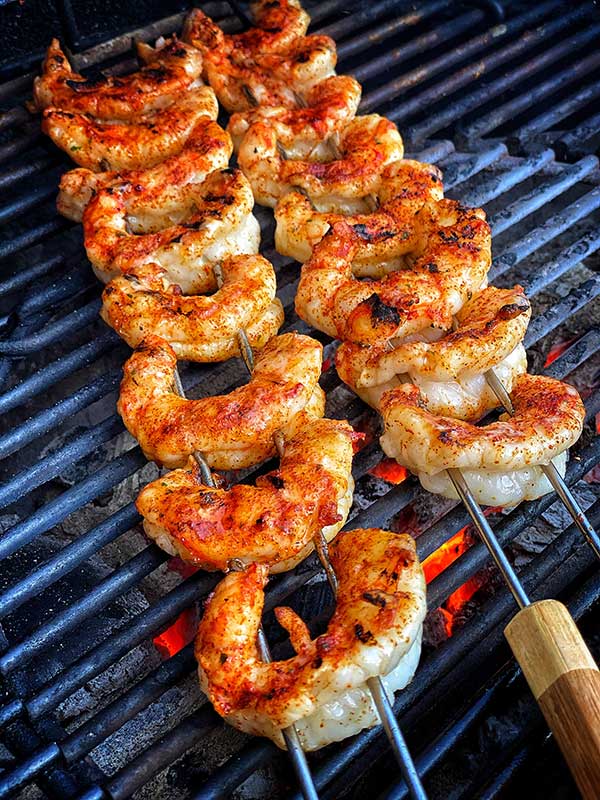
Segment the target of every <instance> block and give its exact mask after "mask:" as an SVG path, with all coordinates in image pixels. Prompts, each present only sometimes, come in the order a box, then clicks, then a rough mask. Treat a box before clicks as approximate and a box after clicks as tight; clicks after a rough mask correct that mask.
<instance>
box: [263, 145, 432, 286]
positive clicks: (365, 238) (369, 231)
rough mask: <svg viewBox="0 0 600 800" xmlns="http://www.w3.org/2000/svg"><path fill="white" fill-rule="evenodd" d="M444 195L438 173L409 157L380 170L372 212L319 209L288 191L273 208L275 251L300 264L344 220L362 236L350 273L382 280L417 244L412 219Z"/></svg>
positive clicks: (306, 259)
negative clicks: (350, 212) (356, 212)
mask: <svg viewBox="0 0 600 800" xmlns="http://www.w3.org/2000/svg"><path fill="white" fill-rule="evenodd" d="M443 196H444V191H443V186H442V174H441V172H440V170H439V169H438V168H437V167H435V166H433V165H432V164H422V163H420V162H419V161H412V160H410V159H400V160H399V161H394V162H393V163H392V164H390V165H388V166H387V167H386V168H385V169H384V170H383V171H382V173H381V181H380V186H379V190H378V191H377V192H376V194H375V197H376V199H377V201H378V202H379V207H378V208H377V209H376V210H375V211H372V212H370V213H363V214H353V215H345V214H343V213H338V212H337V211H318V210H317V209H316V208H315V207H314V205H313V203H311V201H310V200H309V198H308V197H307V196H306V195H305V194H302V193H301V192H296V191H293V192H288V194H286V195H284V196H283V197H282V198H280V200H279V201H278V203H277V206H276V208H275V221H276V223H277V227H276V229H275V246H276V248H277V252H278V253H281V254H282V255H284V256H290V258H295V259H296V261H300V262H302V263H304V262H305V261H308V259H309V258H310V257H311V255H312V251H313V248H314V246H315V245H316V244H318V243H319V242H320V241H321V239H322V238H323V236H325V234H326V233H327V231H328V230H329V229H330V227H331V226H332V225H335V223H336V222H341V221H345V222H347V223H348V225H350V226H352V227H353V228H354V229H355V230H360V232H361V241H360V244H359V246H358V249H357V252H356V254H355V257H354V261H353V270H354V274H355V275H357V276H359V277H370V278H380V277H382V276H383V275H384V274H385V273H386V272H390V271H392V270H394V269H398V268H400V267H402V266H405V256H406V254H407V253H409V252H410V250H411V248H414V246H415V230H416V226H415V215H416V214H418V213H419V212H420V211H421V209H422V208H423V206H424V205H425V204H426V203H430V202H435V201H437V200H441V199H442V198H443Z"/></svg>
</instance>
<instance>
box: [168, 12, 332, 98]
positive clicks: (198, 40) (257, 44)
mask: <svg viewBox="0 0 600 800" xmlns="http://www.w3.org/2000/svg"><path fill="white" fill-rule="evenodd" d="M269 5H272V8H269V7H268V6H269ZM255 9H256V11H255V17H256V21H257V26H258V27H256V28H253V29H251V30H249V31H247V32H245V33H242V34H234V35H233V36H227V35H226V34H224V33H223V31H222V30H221V29H220V28H219V27H218V26H217V25H215V23H214V22H213V21H212V20H210V19H209V18H208V17H207V16H206V15H205V14H203V13H202V12H201V11H200V10H199V9H194V10H193V11H192V12H191V13H190V15H189V16H188V18H187V20H186V23H185V26H184V32H183V38H184V39H185V40H186V41H188V42H190V43H191V44H193V45H194V46H195V47H197V48H198V49H199V50H200V51H201V52H202V54H203V57H204V73H205V77H206V79H207V80H208V82H209V84H210V85H211V86H212V88H213V89H214V90H215V92H216V94H217V97H218V98H219V102H220V103H221V105H223V106H224V107H225V109H226V110H227V111H229V112H230V113H232V112H235V111H247V110H249V109H251V108H253V107H255V106H265V107H266V106H271V107H274V106H285V107H288V108H296V106H297V98H298V96H301V97H303V98H306V97H307V95H308V93H309V92H310V90H311V89H312V87H313V86H315V85H316V84H317V83H319V82H320V81H322V80H324V79H325V78H327V77H329V76H331V75H333V74H334V70H335V65H336V60H337V56H336V49H335V43H334V42H333V40H332V39H330V38H329V36H321V35H312V36H305V35H304V34H305V33H306V27H307V26H308V20H309V18H308V15H307V14H306V13H305V12H304V11H303V10H302V9H300V8H299V6H298V4H296V3H291V2H287V3H286V2H280V3H275V4H268V3H257V4H255ZM300 31H302V32H300Z"/></svg>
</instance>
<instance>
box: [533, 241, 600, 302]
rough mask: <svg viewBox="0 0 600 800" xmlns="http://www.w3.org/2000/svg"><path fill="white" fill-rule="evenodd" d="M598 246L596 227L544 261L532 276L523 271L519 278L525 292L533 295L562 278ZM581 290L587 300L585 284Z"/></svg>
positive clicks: (583, 298)
mask: <svg viewBox="0 0 600 800" xmlns="http://www.w3.org/2000/svg"><path fill="white" fill-rule="evenodd" d="M598 248H600V230H598V228H595V229H594V230H592V231H591V232H590V233H588V234H586V235H585V236H582V237H581V239H578V240H577V241H576V242H574V243H573V244H571V245H569V246H568V247H567V248H565V249H564V250H563V251H562V252H561V253H560V254H559V255H558V256H557V257H556V258H553V259H552V260H551V261H546V262H544V264H542V265H541V266H539V267H538V268H537V270H536V272H535V274H534V275H533V276H532V277H531V278H530V277H528V276H527V275H526V274H525V273H524V272H522V273H521V274H520V276H519V278H520V280H521V281H522V283H523V284H524V286H525V292H526V293H528V294H531V295H535V294H537V293H538V292H539V291H541V290H542V289H543V288H545V287H546V286H547V285H548V284H549V283H551V282H552V281H555V280H556V279H557V278H560V277H561V276H562V275H564V274H565V272H568V271H569V270H570V269H572V268H573V267H575V266H577V264H580V263H581V262H582V261H583V259H584V258H588V256H590V255H592V253H595V252H596V251H597V250H598ZM599 279H600V277H599ZM596 285H597V281H596V282H594V283H592V284H591V285H590V289H591V288H592V286H596ZM579 290H580V291H581V292H582V295H583V296H582V298H581V299H582V300H585V295H584V289H583V286H582V287H580V289H579Z"/></svg>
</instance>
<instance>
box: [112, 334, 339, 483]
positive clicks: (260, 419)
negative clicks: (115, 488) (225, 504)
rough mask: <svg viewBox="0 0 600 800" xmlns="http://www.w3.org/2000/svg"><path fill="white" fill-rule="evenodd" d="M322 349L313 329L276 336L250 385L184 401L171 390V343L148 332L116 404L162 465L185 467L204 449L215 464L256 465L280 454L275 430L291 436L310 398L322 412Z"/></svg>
mask: <svg viewBox="0 0 600 800" xmlns="http://www.w3.org/2000/svg"><path fill="white" fill-rule="evenodd" d="M322 354H323V348H322V346H321V344H320V343H319V342H317V341H316V340H315V339H311V338H310V337H309V336H301V335H300V334H298V333H286V334H283V335H282V336H274V337H273V338H272V339H271V341H270V342H268V343H267V344H266V345H265V347H264V349H263V350H262V351H261V352H260V354H259V355H258V357H257V359H256V364H255V366H254V371H253V373H252V377H251V378H250V381H249V383H247V384H246V385H245V386H240V387H239V388H238V389H235V390H234V391H232V392H230V393H229V394H227V395H220V396H212V397H203V398H201V399H199V400H186V399H183V398H181V397H180V396H179V395H177V394H176V393H175V392H174V391H173V380H174V377H173V376H174V373H175V369H176V368H177V356H176V355H175V353H174V351H173V349H172V348H171V347H170V345H169V344H168V343H167V342H165V341H164V340H162V339H160V338H159V337H157V336H148V337H146V338H145V339H144V340H143V341H142V343H141V344H140V345H139V346H138V348H137V349H136V351H135V352H134V354H133V355H132V356H131V358H130V359H129V360H128V361H127V363H126V364H125V369H124V377H123V381H122V383H121V393H120V395H119V402H118V405H117V409H118V411H119V414H120V415H121V417H122V418H123V422H124V423H125V427H126V428H127V429H128V430H129V432H130V433H131V434H132V436H134V437H135V438H136V439H137V440H138V442H139V443H140V445H141V448H142V450H143V451H144V455H145V456H146V458H148V459H151V460H153V461H156V462H157V463H159V464H162V465H164V466H167V467H170V468H172V467H182V466H185V465H186V464H187V462H188V458H189V456H190V455H191V454H192V453H193V452H194V451H201V452H202V453H203V455H204V458H205V459H206V462H207V463H208V465H209V466H210V467H213V468H215V469H240V468H242V467H250V466H253V465H254V464H258V463H259V462H261V461H264V460H265V459H267V458H270V457H271V456H273V455H275V452H276V450H275V445H274V442H273V435H274V434H275V433H276V432H277V431H278V430H282V432H283V433H284V435H287V433H288V430H287V426H289V425H290V423H291V422H292V421H293V420H294V419H295V417H296V416H297V415H298V414H300V412H302V411H303V410H304V409H306V408H307V407H308V405H309V403H311V401H312V403H311V405H312V406H313V408H311V409H309V411H310V412H311V413H312V416H313V417H316V416H323V412H324V410H325V396H324V394H323V390H322V389H321V388H320V386H319V376H320V374H321V361H322ZM315 412H316V413H315ZM305 421H306V420H305Z"/></svg>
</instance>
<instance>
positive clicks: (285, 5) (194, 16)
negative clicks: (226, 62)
mask: <svg viewBox="0 0 600 800" xmlns="http://www.w3.org/2000/svg"><path fill="white" fill-rule="evenodd" d="M251 10H252V15H253V17H254V24H255V27H254V28H251V29H250V30H249V31H244V33H234V34H230V35H227V34H225V33H223V31H222V30H221V28H219V26H218V25H216V24H215V23H214V22H213V21H212V19H210V17H207V16H206V14H205V13H204V12H203V11H200V9H199V8H194V9H192V11H190V13H189V15H188V17H187V19H186V21H185V24H184V28H183V38H184V39H185V40H186V41H188V42H191V43H192V44H193V45H194V47H197V48H198V49H199V50H201V51H202V53H203V55H204V56H205V57H207V58H210V57H211V56H214V54H215V53H218V54H219V55H222V54H225V53H232V52H234V53H236V54H238V57H239V59H240V60H244V59H248V58H253V57H254V56H257V55H259V54H261V53H263V54H268V53H277V52H279V51H280V50H287V49H288V48H289V46H290V45H291V44H293V42H294V41H295V40H296V39H298V38H300V37H303V36H304V35H305V34H306V31H307V30H308V25H309V23H310V17H309V16H308V14H307V13H306V11H304V9H303V8H302V6H301V5H300V3H299V2H297V0H276V1H275V2H273V1H272V0H260V2H255V3H251Z"/></svg>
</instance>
